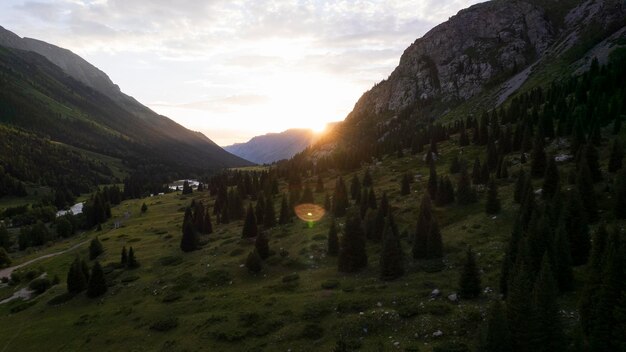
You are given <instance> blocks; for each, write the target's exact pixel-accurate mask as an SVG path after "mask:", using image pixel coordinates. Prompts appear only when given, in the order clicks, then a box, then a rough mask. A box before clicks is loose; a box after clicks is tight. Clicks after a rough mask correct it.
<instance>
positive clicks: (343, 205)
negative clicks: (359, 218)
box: [333, 176, 349, 217]
mask: <svg viewBox="0 0 626 352" xmlns="http://www.w3.org/2000/svg"><path fill="white" fill-rule="evenodd" d="M348 205H349V203H348V192H347V189H346V184H345V183H344V182H343V178H341V176H339V178H338V179H337V182H336V183H335V193H334V195H333V214H334V215H335V217H342V216H344V215H346V209H347V208H348Z"/></svg>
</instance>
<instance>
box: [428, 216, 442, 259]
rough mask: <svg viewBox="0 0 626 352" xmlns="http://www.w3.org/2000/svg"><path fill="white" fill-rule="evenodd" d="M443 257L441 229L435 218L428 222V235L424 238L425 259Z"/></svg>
mask: <svg viewBox="0 0 626 352" xmlns="http://www.w3.org/2000/svg"><path fill="white" fill-rule="evenodd" d="M442 257H443V241H442V239H441V231H439V224H438V223H437V221H436V220H434V219H433V221H431V222H430V229H429V230H428V237H427V238H426V259H439V258H442Z"/></svg>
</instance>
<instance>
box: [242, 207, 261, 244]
mask: <svg viewBox="0 0 626 352" xmlns="http://www.w3.org/2000/svg"><path fill="white" fill-rule="evenodd" d="M258 233H259V230H258V227H257V225H256V216H254V210H252V204H249V205H248V212H247V213H246V220H245V222H244V223H243V230H242V232H241V237H242V238H251V237H256V235H257V234H258Z"/></svg>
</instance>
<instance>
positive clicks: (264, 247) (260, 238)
mask: <svg viewBox="0 0 626 352" xmlns="http://www.w3.org/2000/svg"><path fill="white" fill-rule="evenodd" d="M254 248H255V249H256V252H257V253H258V254H259V257H261V259H267V257H269V256H270V246H269V241H268V240H267V237H266V236H265V232H260V233H259V234H258V235H257V236H256V240H255V241H254Z"/></svg>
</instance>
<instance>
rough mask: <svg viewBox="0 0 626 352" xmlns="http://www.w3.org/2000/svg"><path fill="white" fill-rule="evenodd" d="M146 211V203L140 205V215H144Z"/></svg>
mask: <svg viewBox="0 0 626 352" xmlns="http://www.w3.org/2000/svg"><path fill="white" fill-rule="evenodd" d="M147 211H148V206H147V205H146V203H143V204H142V205H141V213H142V214H145V213H146V212H147Z"/></svg>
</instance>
